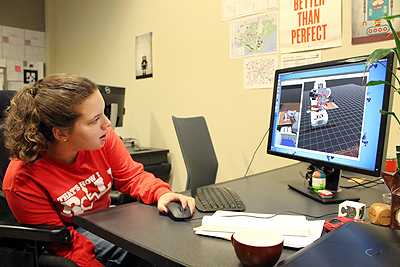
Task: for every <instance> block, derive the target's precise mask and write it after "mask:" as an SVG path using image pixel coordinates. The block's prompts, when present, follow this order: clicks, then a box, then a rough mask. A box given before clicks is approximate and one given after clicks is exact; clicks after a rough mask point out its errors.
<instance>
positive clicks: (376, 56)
mask: <svg viewBox="0 0 400 267" xmlns="http://www.w3.org/2000/svg"><path fill="white" fill-rule="evenodd" d="M395 18H400V14H398V15H393V16H387V15H386V14H385V15H384V16H383V19H384V20H386V22H387V23H388V25H389V27H390V30H391V32H392V34H393V38H394V41H395V44H396V46H395V47H393V48H378V49H376V50H375V51H374V52H372V54H371V55H369V57H368V59H367V62H366V68H365V69H367V68H368V67H369V66H370V65H371V64H373V63H376V62H378V63H380V62H379V60H380V59H381V58H383V57H385V56H387V55H388V54H389V53H390V52H392V51H393V52H394V54H395V56H396V58H397V62H398V65H397V69H398V70H400V57H399V54H400V39H399V36H398V35H397V32H396V30H395V29H394V27H393V24H392V22H391V20H392V19H395ZM381 64H382V63H381ZM392 75H393V77H394V78H395V82H394V83H389V82H386V81H369V82H368V83H367V84H365V85H364V86H373V85H378V84H383V83H384V84H387V85H390V86H391V87H392V88H393V89H394V90H395V92H397V93H398V94H400V88H399V87H396V81H397V84H400V80H399V77H397V75H396V71H394V72H392ZM379 112H380V113H382V114H385V115H393V116H394V117H395V118H396V120H397V122H398V124H399V125H400V120H399V118H398V117H397V116H396V114H395V113H394V112H393V111H386V110H380V111H379Z"/></svg>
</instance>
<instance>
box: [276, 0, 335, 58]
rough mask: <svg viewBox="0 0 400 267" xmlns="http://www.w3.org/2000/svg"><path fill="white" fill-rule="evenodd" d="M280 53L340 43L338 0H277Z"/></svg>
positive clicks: (332, 45)
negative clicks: (278, 5) (278, 3)
mask: <svg viewBox="0 0 400 267" xmlns="http://www.w3.org/2000/svg"><path fill="white" fill-rule="evenodd" d="M280 6H281V7H285V8H281V9H280V14H279V16H280V32H279V37H280V47H281V53H288V52H297V51H304V50H314V49H321V48H327V47H335V46H341V45H342V0H280Z"/></svg>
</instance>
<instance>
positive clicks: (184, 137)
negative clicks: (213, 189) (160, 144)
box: [172, 116, 218, 193]
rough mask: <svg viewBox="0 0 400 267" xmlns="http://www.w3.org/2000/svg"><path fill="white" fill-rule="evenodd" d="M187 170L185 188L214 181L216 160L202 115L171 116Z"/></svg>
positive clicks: (193, 189)
mask: <svg viewBox="0 0 400 267" xmlns="http://www.w3.org/2000/svg"><path fill="white" fill-rule="evenodd" d="M172 121H173V123H174V126H175V131H176V135H177V137H178V141H179V145H180V147H181V151H182V155H183V159H184V161H185V165H186V170H187V183H186V190H189V189H191V190H192V193H193V192H195V190H196V189H197V188H198V187H202V186H206V185H210V184H214V183H215V179H216V176H217V171H218V160H217V156H216V155H215V150H214V146H213V144H212V140H211V136H210V133H209V131H208V127H207V123H206V120H205V119H204V117H201V116H200V117H191V118H177V117H175V116H172Z"/></svg>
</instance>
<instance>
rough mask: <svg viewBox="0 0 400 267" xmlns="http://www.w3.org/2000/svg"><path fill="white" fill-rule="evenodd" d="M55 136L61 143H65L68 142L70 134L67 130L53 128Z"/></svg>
mask: <svg viewBox="0 0 400 267" xmlns="http://www.w3.org/2000/svg"><path fill="white" fill-rule="evenodd" d="M53 135H54V138H55V139H57V140H58V141H59V142H65V141H67V140H68V133H67V131H66V130H65V129H60V128H55V127H53Z"/></svg>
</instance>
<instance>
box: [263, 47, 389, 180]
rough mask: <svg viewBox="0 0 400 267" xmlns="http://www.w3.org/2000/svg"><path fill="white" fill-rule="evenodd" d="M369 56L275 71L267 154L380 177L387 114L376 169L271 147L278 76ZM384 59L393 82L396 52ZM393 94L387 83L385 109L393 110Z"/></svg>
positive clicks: (364, 58)
mask: <svg viewBox="0 0 400 267" xmlns="http://www.w3.org/2000/svg"><path fill="white" fill-rule="evenodd" d="M367 58H368V56H357V57H351V58H345V59H336V60H331V61H325V62H321V63H315V64H309V65H302V66H298V67H290V68H283V69H277V70H276V72H275V79H274V88H273V94H272V102H271V110H270V111H271V114H270V127H269V133H268V143H267V154H271V155H275V156H279V157H282V158H289V159H293V160H298V161H301V162H308V163H310V164H311V165H314V166H316V167H319V166H321V167H322V166H323V167H329V168H334V169H340V170H345V171H350V172H356V173H360V174H366V175H370V176H375V177H379V176H380V172H381V170H382V168H383V167H384V162H385V159H386V150H387V142H388V135H389V129H390V119H388V116H387V115H382V118H381V125H380V132H379V139H378V148H377V155H376V157H377V160H376V161H375V169H374V170H370V169H365V168H360V167H354V166H350V165H344V164H339V163H334V162H330V161H322V160H317V159H312V158H307V157H303V156H298V155H292V154H288V153H282V152H278V151H275V150H272V149H271V145H272V137H273V127H274V120H275V119H276V118H275V112H274V111H275V104H274V103H275V100H276V97H277V90H278V86H277V85H278V78H279V75H280V74H282V73H289V72H298V71H306V70H311V69H316V68H326V67H330V66H340V65H341V66H343V65H349V64H359V63H363V62H366V60H367ZM382 59H386V60H387V68H386V69H387V70H386V82H388V83H392V79H393V75H392V72H391V71H393V70H394V67H395V66H394V53H393V52H392V53H389V54H388V55H387V56H385V57H383V58H382ZM390 70H391V71H390ZM392 94H393V89H392V88H391V87H390V86H389V85H387V84H385V85H384V99H383V106H382V109H383V110H391V104H392V101H391V99H392Z"/></svg>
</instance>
